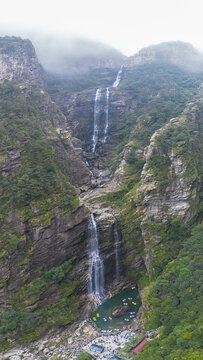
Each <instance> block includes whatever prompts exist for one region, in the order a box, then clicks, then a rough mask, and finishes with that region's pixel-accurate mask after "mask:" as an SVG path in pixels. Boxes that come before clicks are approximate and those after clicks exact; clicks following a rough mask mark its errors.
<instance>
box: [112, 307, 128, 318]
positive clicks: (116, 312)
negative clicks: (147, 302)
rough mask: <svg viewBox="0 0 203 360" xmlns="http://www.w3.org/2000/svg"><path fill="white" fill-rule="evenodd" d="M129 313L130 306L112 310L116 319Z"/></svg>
mask: <svg viewBox="0 0 203 360" xmlns="http://www.w3.org/2000/svg"><path fill="white" fill-rule="evenodd" d="M128 311H130V308H129V306H128V305H120V306H116V307H115V308H114V309H113V310H112V315H113V316H114V317H120V316H123V315H124V314H126V313H127V312H128Z"/></svg>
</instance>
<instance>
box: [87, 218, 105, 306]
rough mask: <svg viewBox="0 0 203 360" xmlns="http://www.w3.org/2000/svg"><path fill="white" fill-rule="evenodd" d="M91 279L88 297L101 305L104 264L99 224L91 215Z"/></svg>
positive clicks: (89, 279)
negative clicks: (101, 254) (100, 250)
mask: <svg viewBox="0 0 203 360" xmlns="http://www.w3.org/2000/svg"><path fill="white" fill-rule="evenodd" d="M88 231H89V272H88V275H89V278H88V295H89V296H91V297H92V298H93V299H94V300H95V301H96V302H97V303H101V302H102V301H103V300H104V298H105V295H104V264H103V261H102V258H101V256H100V254H99V240H98V229H97V223H96V221H95V219H94V215H93V214H92V213H91V221H90V223H89V228H88Z"/></svg>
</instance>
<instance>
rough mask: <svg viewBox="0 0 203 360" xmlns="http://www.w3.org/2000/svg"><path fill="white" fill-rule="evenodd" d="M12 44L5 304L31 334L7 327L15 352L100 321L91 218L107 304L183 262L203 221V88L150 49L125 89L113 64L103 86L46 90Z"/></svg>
mask: <svg viewBox="0 0 203 360" xmlns="http://www.w3.org/2000/svg"><path fill="white" fill-rule="evenodd" d="M0 44H1V46H0V47H1V62H0V79H1V81H0V82H1V84H0V92H1V93H0V95H1V97H0V109H1V110H0V111H1V112H0V116H1V121H0V134H1V135H0V136H1V156H0V169H1V176H0V185H1V187H0V191H1V200H0V221H1V228H2V235H1V238H0V241H1V249H2V250H1V253H0V275H1V280H0V304H1V308H2V310H3V317H5V319H6V316H7V311H8V316H11V318H12V319H13V321H14V322H16V321H17V320H16V319H18V318H19V316H20V320H19V321H20V324H21V330H20V332H18V331H17V326H16V327H15V326H14V327H13V329H11V330H10V329H9V326H8V328H7V327H6V326H7V325H5V328H4V329H3V332H4V337H3V340H4V344H3V346H4V347H8V346H11V342H12V341H14V340H15V341H30V340H32V339H34V338H36V337H37V336H38V337H39V336H40V335H41V334H43V333H44V332H45V331H47V330H48V329H50V328H56V327H59V326H64V325H67V324H70V323H72V322H74V321H75V320H76V319H77V318H79V317H81V318H84V317H85V316H86V315H87V314H88V312H89V311H90V309H91V306H92V305H91V304H90V303H89V298H88V297H87V283H88V276H89V274H88V271H89V253H88V251H89V241H90V238H89V234H88V224H89V222H90V212H92V213H94V217H95V220H96V222H97V225H98V238H99V245H100V253H101V256H102V258H103V263H104V277H105V291H106V294H107V295H108V294H111V293H114V292H115V291H118V289H119V288H120V287H121V288H122V286H123V282H125V283H128V282H129V283H131V282H133V283H134V282H137V283H138V285H139V289H140V290H141V291H142V290H143V288H144V287H146V286H148V285H149V281H154V279H156V278H157V277H158V276H159V275H160V274H161V273H162V271H164V269H165V267H166V266H167V264H168V263H169V262H170V261H173V260H174V259H175V258H176V257H177V254H178V252H179V251H180V249H181V246H182V242H183V238H184V236H186V235H188V227H190V226H191V224H192V223H193V222H195V221H196V219H200V218H201V214H200V205H199V204H200V193H201V185H200V168H201V154H202V145H201V138H200V136H201V135H200V134H201V131H200V130H201V124H202V114H203V112H202V98H201V91H199V86H200V84H201V81H202V80H203V78H202V74H197V75H196V74H191V73H186V72H185V71H184V69H182V68H181V69H180V68H179V65H180V64H178V63H177V62H175V63H177V64H178V66H175V65H174V61H171V62H172V63H173V65H171V64H168V63H167V64H166V63H164V62H162V61H161V62H159V61H157V58H156V56H157V55H156V56H155V55H153V56H152V57H151V55H150V56H148V53H150V54H151V50H150V49H148V50H147V51H145V50H143V54H147V55H146V56H147V58H148V60H147V61H144V63H143V54H141V55H142V61H141V62H139V61H138V62H137V60H135V59H129V61H128V62H126V64H125V66H124V68H123V72H122V77H121V83H120V85H119V86H118V88H115V87H113V86H112V85H113V82H114V80H115V75H116V71H117V70H118V69H119V67H118V69H116V67H114V66H113V65H112V66H111V64H110V65H109V69H108V74H107V75H105V74H104V69H103V65H102V64H101V63H98V69H99V70H98V71H99V72H98V74H100V75H99V77H98V78H97V81H96V82H95V81H93V82H92V80H91V79H90V78H89V77H88V76H87V77H86V78H85V82H83V84H82V87H83V88H82V89H80V87H79V88H78V79H77V78H75V79H74V80H73V81H72V82H71V84H70V81H69V80H67V79H66V80H64V81H63V82H61V80H59V79H58V80H56V78H54V79H52V81H50V79H49V81H48V84H45V79H46V76H45V75H44V73H43V71H42V69H41V67H40V65H39V64H38V62H37V59H36V56H35V52H34V49H33V47H32V45H31V43H30V42H29V41H27V40H26V41H23V40H21V39H17V38H4V39H1V40H0ZM186 50H187V49H186ZM186 50H185V51H186ZM163 52H164V51H163ZM141 55H140V54H138V57H139V59H140V56H141ZM174 56H175V55H174ZM135 58H136V57H135ZM122 60H123V59H122ZM131 60H133V61H131ZM134 60H135V61H134ZM101 61H102V60H101ZM177 64H176V65H177ZM120 65H122V64H120ZM101 66H102V68H101ZM105 66H106V65H105ZM116 66H118V64H117V63H116ZM115 69H116V71H115ZM100 70H101V71H100ZM93 72H94V71H93ZM98 74H97V75H98ZM186 78H187V87H186V85H185V79H186ZM83 80H84V79H83ZM95 84H96V86H95ZM80 86H81V84H80ZM107 87H108V88H109V98H108V121H109V123H108V132H107V134H106V135H107V136H106V140H105V141H104V137H105V124H106V119H107V97H106V96H107ZM97 88H101V98H100V103H99V121H98V142H97V144H96V148H95V152H93V151H92V142H93V131H94V107H95V94H96V90H97ZM46 89H48V92H47V91H46ZM193 98H196V100H195V101H194V102H193V103H190V104H189V105H186V104H187V103H188V102H189V101H191V99H193ZM194 158H195V160H194ZM115 223H117V228H118V235H119V239H120V248H119V251H120V258H121V260H122V261H121V263H120V274H121V280H122V281H123V282H121V283H120V285H119V286H117V285H115V281H114V280H115V244H114V240H115V234H114V229H115ZM143 299H144V295H143ZM19 314H20V315H19ZM27 319H29V321H27ZM28 322H29V323H30V324H31V326H30V327H29V326H28V325H27V324H28ZM7 333H9V339H10V340H9V342H7V339H6V335H5V334H7ZM10 341H11V342H10Z"/></svg>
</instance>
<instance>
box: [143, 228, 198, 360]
mask: <svg viewBox="0 0 203 360" xmlns="http://www.w3.org/2000/svg"><path fill="white" fill-rule="evenodd" d="M202 238H203V225H202V224H201V225H198V226H197V227H195V228H194V229H193V231H192V236H191V237H190V238H189V239H188V240H185V241H184V244H183V249H182V250H181V251H180V253H179V255H178V257H177V258H176V259H175V260H173V261H172V262H169V264H168V265H167V266H166V268H165V270H164V271H163V273H162V274H161V275H160V276H159V277H158V278H157V279H156V281H155V282H153V283H151V284H150V287H149V288H148V291H147V293H146V297H145V300H146V301H147V302H148V303H149V304H150V305H151V309H152V311H151V312H147V311H146V313H145V316H146V322H145V326H146V328H147V329H154V328H158V327H161V329H160V331H159V332H160V337H159V338H157V339H155V340H153V341H151V342H149V343H148V344H147V346H146V348H145V350H144V352H143V353H142V354H140V355H137V356H136V359H137V360H138V359H139V360H145V359H147V360H154V359H156V360H164V359H167V360H179V359H181V360H182V359H184V360H186V359H190V360H197V359H199V360H200V359H202V350H201V349H202V348H201V345H202V344H201V333H202V319H201V316H202V315H201V309H202V305H203V303H202V302H203V297H202V280H203V279H202V272H201V265H202V250H203V249H202Z"/></svg>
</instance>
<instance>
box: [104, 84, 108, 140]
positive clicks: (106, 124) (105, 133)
mask: <svg viewBox="0 0 203 360" xmlns="http://www.w3.org/2000/svg"><path fill="white" fill-rule="evenodd" d="M105 112H106V122H105V128H104V141H103V142H104V143H105V142H106V140H107V134H108V127H109V88H106V110H105Z"/></svg>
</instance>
